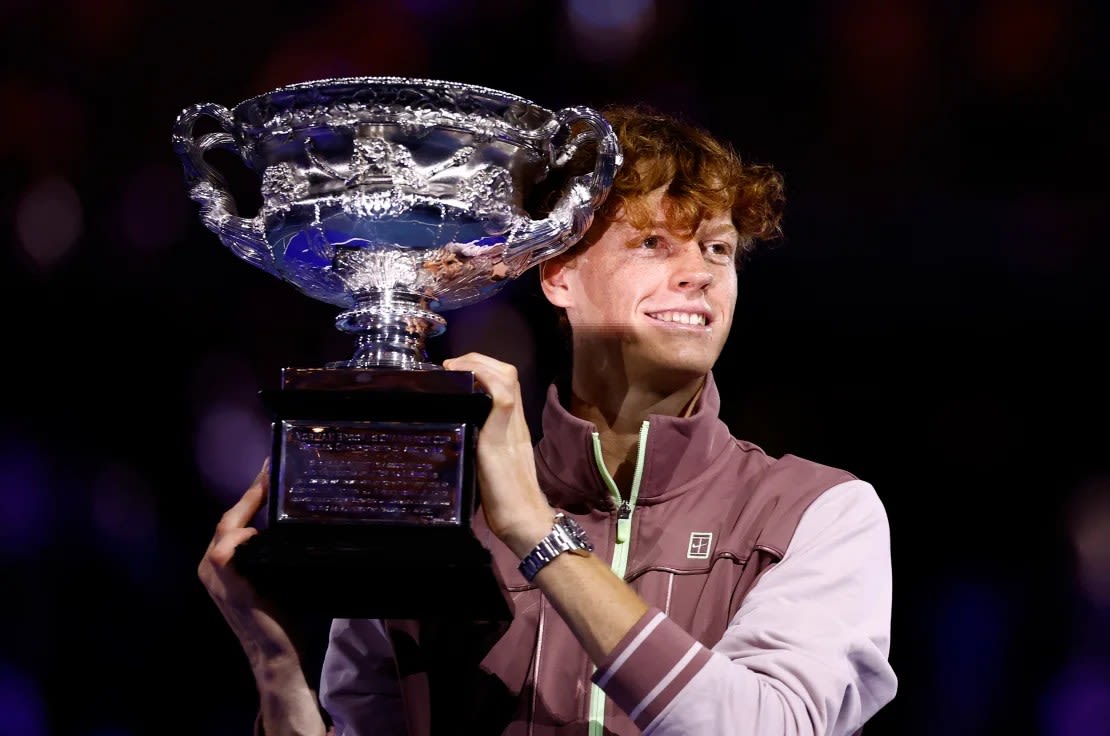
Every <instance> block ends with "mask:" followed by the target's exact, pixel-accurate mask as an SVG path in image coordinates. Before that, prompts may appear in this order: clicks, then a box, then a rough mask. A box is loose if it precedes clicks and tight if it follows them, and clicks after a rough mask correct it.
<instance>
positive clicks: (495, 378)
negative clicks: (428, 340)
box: [443, 353, 520, 408]
mask: <svg viewBox="0 0 1110 736" xmlns="http://www.w3.org/2000/svg"><path fill="white" fill-rule="evenodd" d="M443 367H444V368H448V369H449V370H461V371H470V372H471V373H473V374H474V377H475V378H476V379H477V380H478V383H479V384H481V386H482V387H483V388H484V389H485V390H486V391H487V392H488V393H489V395H490V397H491V398H492V399H493V403H494V406H495V407H498V408H509V407H510V406H512V405H516V404H517V403H519V397H520V377H519V375H518V373H517V370H516V366H514V365H512V364H511V363H504V362H502V361H500V360H497V359H495V358H491V357H489V356H488V355H483V354H481V353H467V354H466V355H460V356H458V357H457V358H450V359H448V360H445V361H444V362H443Z"/></svg>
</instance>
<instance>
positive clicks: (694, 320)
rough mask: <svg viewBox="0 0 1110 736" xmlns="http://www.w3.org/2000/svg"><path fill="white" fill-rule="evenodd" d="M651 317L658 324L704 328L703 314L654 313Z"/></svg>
mask: <svg viewBox="0 0 1110 736" xmlns="http://www.w3.org/2000/svg"><path fill="white" fill-rule="evenodd" d="M651 316H652V317H653V318H655V319H657V320H659V321H660V322H678V323H680V324H684V325H698V326H702V327H703V326H705V315H704V314H691V313H690V312H656V313H654V314H652V315H651Z"/></svg>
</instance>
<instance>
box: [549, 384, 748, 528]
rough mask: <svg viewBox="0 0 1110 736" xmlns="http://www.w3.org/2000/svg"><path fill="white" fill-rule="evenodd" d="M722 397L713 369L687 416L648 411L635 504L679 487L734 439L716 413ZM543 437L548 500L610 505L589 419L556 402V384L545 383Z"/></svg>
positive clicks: (567, 504)
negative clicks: (572, 412)
mask: <svg viewBox="0 0 1110 736" xmlns="http://www.w3.org/2000/svg"><path fill="white" fill-rule="evenodd" d="M720 408H721V397H720V394H719V393H718V391H717V385H716V382H715V381H714V379H713V374H712V372H711V373H709V374H708V375H707V376H706V380H705V386H704V388H703V389H702V392H701V396H699V397H698V400H697V404H696V405H695V410H694V412H693V413H692V414H691V415H690V416H688V417H672V416H665V415H661V414H652V415H650V416H649V417H648V421H649V423H650V425H649V428H648V436H647V451H646V453H645V455H644V470H643V474H642V477H641V481H640V494H639V500H638V503H642V502H648V503H650V502H651V501H652V500H657V499H659V498H660V497H661V496H663V495H664V493H666V492H667V491H671V490H675V489H680V488H681V487H683V486H685V485H686V484H687V483H689V482H690V481H691V480H693V479H694V478H695V477H697V476H698V475H700V474H702V473H703V472H705V470H706V469H707V468H708V467H709V465H710V464H711V463H712V462H713V460H714V459H716V458H717V457H718V456H720V454H721V453H722V452H723V451H724V450H725V448H726V447H727V446H728V445H730V444H732V443H733V441H734V440H733V438H732V435H731V434H730V432H729V430H728V427H727V426H725V424H724V422H722V421H721V420H720V419H719V418H718V416H717V415H718V412H719V411H720ZM542 429H543V438H542V439H541V440H540V441H539V442H538V443H537V445H536V460H537V462H536V469H537V471H538V473H539V476H540V482H541V484H542V485H543V487H544V490H545V491H547V493H548V496H549V498H550V500H551V502H552V503H553V504H555V505H557V506H561V507H564V508H568V509H570V508H573V507H575V506H581V505H585V506H587V507H592V508H610V507H611V506H612V500H611V499H610V497H609V491H608V489H607V488H606V487H605V483H604V481H603V480H602V477H601V473H600V471H599V469H598V467H597V465H596V463H595V461H594V453H593V438H592V434H593V433H594V432H596V431H597V427H596V426H595V425H594V423H593V422H588V421H586V420H584V419H580V418H578V417H576V416H574V415H573V414H571V413H570V412H569V411H567V409H566V407H565V406H564V405H563V403H562V402H561V401H560V398H559V390H558V387H557V386H556V385H555V384H552V385H551V386H550V387H548V390H547V403H546V404H545V405H544V410H543V419H542Z"/></svg>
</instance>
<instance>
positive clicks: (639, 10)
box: [566, 0, 655, 61]
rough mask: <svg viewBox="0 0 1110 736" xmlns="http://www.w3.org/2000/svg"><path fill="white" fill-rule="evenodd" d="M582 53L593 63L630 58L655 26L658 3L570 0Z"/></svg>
mask: <svg viewBox="0 0 1110 736" xmlns="http://www.w3.org/2000/svg"><path fill="white" fill-rule="evenodd" d="M566 11H567V20H568V21H569V23H570V29H571V32H572V33H573V34H574V36H575V38H576V40H577V42H578V43H577V48H578V51H579V53H581V55H582V56H584V57H585V58H588V59H591V60H593V61H613V60H616V59H620V58H623V57H625V56H628V55H629V54H631V53H632V51H634V50H635V48H636V45H637V44H638V43H639V42H640V41H641V40H642V39H643V38H644V36H645V35H647V33H648V31H650V30H651V28H652V26H653V25H654V23H655V2H654V0H567V3H566Z"/></svg>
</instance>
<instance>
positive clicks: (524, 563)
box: [520, 512, 594, 582]
mask: <svg viewBox="0 0 1110 736" xmlns="http://www.w3.org/2000/svg"><path fill="white" fill-rule="evenodd" d="M579 550H585V552H593V551H594V546H593V545H592V544H590V540H589V538H588V537H587V536H586V532H585V530H583V529H582V527H580V526H579V525H578V522H577V521H575V520H574V519H572V518H570V517H569V516H567V515H566V514H564V513H562V512H559V513H558V514H555V526H554V528H552V530H551V533H550V534H548V535H547V536H546V537H544V538H543V539H541V540H540V543H539V544H537V545H536V547H535V549H533V550H532V551H531V552H529V553H528V554H526V555H525V556H524V559H523V560H521V561H520V574H521V575H523V576H524V579H525V580H527V581H528V582H532V579H533V578H535V577H536V573H538V572H539V571H540V570H542V569H543V568H544V567H545V566H546V565H547V563H549V562H551V561H552V560H554V559H555V558H556V557H558V556H559V555H561V554H562V553H564V552H579ZM580 554H584V553H583V552H580Z"/></svg>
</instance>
